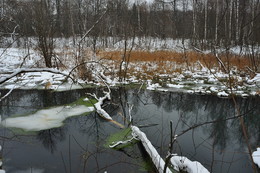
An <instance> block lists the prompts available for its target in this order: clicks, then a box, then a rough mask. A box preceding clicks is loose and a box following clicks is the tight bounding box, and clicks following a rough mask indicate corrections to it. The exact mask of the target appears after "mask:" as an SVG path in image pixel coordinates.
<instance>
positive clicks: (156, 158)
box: [131, 126, 171, 173]
mask: <svg viewBox="0 0 260 173" xmlns="http://www.w3.org/2000/svg"><path fill="white" fill-rule="evenodd" d="M131 129H132V131H133V135H135V137H136V138H138V139H139V140H140V141H141V142H142V144H143V146H144V148H145V150H146V152H147V153H148V154H149V156H150V157H151V159H152V161H153V163H154V165H155V166H156V168H157V170H158V172H159V173H163V170H164V166H165V162H164V160H163V159H162V158H161V156H160V155H159V153H158V152H157V151H156V149H155V148H154V146H153V145H152V144H151V142H150V141H149V139H148V138H147V137H146V135H145V133H144V132H142V131H141V130H140V129H139V128H138V127H136V126H131ZM166 173H171V170H170V169H169V168H167V169H166Z"/></svg>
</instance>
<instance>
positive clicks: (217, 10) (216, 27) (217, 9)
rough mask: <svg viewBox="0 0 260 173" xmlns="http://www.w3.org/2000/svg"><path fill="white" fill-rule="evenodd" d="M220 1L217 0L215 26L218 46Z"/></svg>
mask: <svg viewBox="0 0 260 173" xmlns="http://www.w3.org/2000/svg"><path fill="white" fill-rule="evenodd" d="M218 1H219V0H216V24H215V45H217V44H218V13H219V3H218Z"/></svg>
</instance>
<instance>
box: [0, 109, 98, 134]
mask: <svg viewBox="0 0 260 173" xmlns="http://www.w3.org/2000/svg"><path fill="white" fill-rule="evenodd" d="M91 111H94V108H93V107H87V106H84V105H78V106H73V107H71V106H65V107H64V106H59V107H55V108H50V109H43V110H39V111H37V112H35V113H33V114H31V115H28V116H22V117H14V118H12V117H11V118H6V119H4V120H3V121H2V122H1V125H3V126H4V127H9V128H20V129H24V130H26V131H40V130H46V129H51V128H57V127H61V126H62V125H63V121H64V120H65V119H66V118H69V117H72V116H76V115H81V114H83V113H86V112H91Z"/></svg>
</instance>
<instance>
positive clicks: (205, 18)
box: [204, 0, 208, 42]
mask: <svg viewBox="0 0 260 173" xmlns="http://www.w3.org/2000/svg"><path fill="white" fill-rule="evenodd" d="M204 10H205V12H204V42H206V40H207V30H208V28H207V25H208V23H207V21H208V0H205V6H204Z"/></svg>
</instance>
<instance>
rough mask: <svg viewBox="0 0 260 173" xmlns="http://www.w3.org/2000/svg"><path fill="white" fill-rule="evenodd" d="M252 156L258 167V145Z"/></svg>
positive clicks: (259, 156) (259, 152) (259, 154)
mask: <svg viewBox="0 0 260 173" xmlns="http://www.w3.org/2000/svg"><path fill="white" fill-rule="evenodd" d="M252 157H253V160H254V162H255V164H257V165H258V167H259V168H260V147H258V148H257V150H256V151H254V152H253V154H252Z"/></svg>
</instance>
